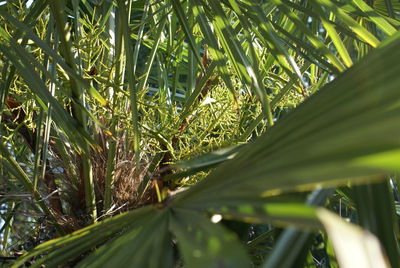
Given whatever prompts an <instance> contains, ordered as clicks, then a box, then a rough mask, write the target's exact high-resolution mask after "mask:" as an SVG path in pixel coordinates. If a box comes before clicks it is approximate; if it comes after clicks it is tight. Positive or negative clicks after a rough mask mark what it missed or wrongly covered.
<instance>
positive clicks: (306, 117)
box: [177, 39, 400, 209]
mask: <svg viewBox="0 0 400 268" xmlns="http://www.w3.org/2000/svg"><path fill="white" fill-rule="evenodd" d="M399 43H400V41H399V39H397V40H395V41H393V42H392V43H391V44H389V45H386V46H385V47H383V48H381V49H378V50H375V51H374V53H371V55H369V56H368V57H366V58H365V59H364V60H362V61H361V62H359V63H358V64H356V65H354V66H353V67H352V68H351V69H350V70H349V71H347V72H345V73H343V74H342V75H340V76H339V77H338V78H337V79H335V80H334V81H333V82H332V83H330V84H328V85H327V86H325V87H324V88H323V89H321V90H320V91H319V92H318V93H316V94H315V95H313V96H312V97H310V98H309V99H308V100H307V101H306V102H305V103H303V104H302V105H300V106H299V107H298V108H297V109H296V110H295V111H294V112H293V113H291V114H289V115H288V116H286V117H285V118H283V119H282V120H280V122H279V123H278V124H277V125H276V126H275V127H274V128H273V129H271V130H270V131H269V132H268V133H267V134H266V135H264V136H262V137H260V138H258V139H257V140H256V141H255V142H253V143H251V144H249V145H247V146H245V147H244V148H243V150H241V152H240V153H239V154H238V155H237V156H236V157H235V159H233V160H232V161H228V162H226V163H224V164H222V165H221V166H219V167H218V168H217V169H216V170H215V171H214V172H213V173H212V174H210V175H209V176H208V177H207V178H206V179H204V180H203V181H201V182H200V183H199V184H197V185H196V186H195V187H193V188H191V189H189V190H188V191H186V192H184V193H182V194H181V195H179V197H178V196H177V201H178V200H179V201H178V202H181V204H182V205H183V204H184V206H185V207H187V208H198V209H206V208H207V207H209V206H211V207H212V206H214V205H215V204H226V203H227V202H232V201H234V200H235V202H241V201H242V202H244V201H245V200H249V199H254V198H255V197H256V196H258V197H262V196H270V195H275V194H278V193H281V192H282V191H287V190H294V189H298V190H299V189H303V190H304V189H312V188H315V187H319V186H321V185H324V184H328V185H340V184H342V183H344V182H345V181H347V180H348V179H353V180H357V181H365V179H366V178H365V177H363V176H375V175H377V174H381V173H385V172H389V171H391V170H393V168H394V167H393V166H390V167H388V168H386V167H387V166H385V167H383V168H377V167H376V166H377V164H379V163H380V161H381V158H379V156H380V154H382V153H385V152H391V151H392V150H395V149H397V148H399V147H400V141H399V140H398V137H397V134H396V133H398V131H399V130H400V123H399V122H400V118H399V114H400V113H399V108H397V106H396V105H398V99H399V98H400V92H399V91H398V89H397V85H398V84H399V83H400V77H399V76H398V72H399V71H400V67H398V64H396V62H397V61H398V60H399V59H400V51H399V50H398V49H397V47H398V45H399ZM389 65H390V66H393V68H390V70H389V69H387V71H386V72H380V70H381V69H382V68H384V66H389ZM378 74H379V75H378ZM371 122H373V124H371ZM364 156H370V157H372V156H376V157H377V159H373V158H371V159H372V162H369V163H367V164H368V165H367V164H363V166H362V167H361V166H360V165H358V164H357V163H356V162H355V161H356V160H357V159H359V158H360V157H364ZM384 161H386V162H387V161H388V160H387V158H386V160H384ZM386 162H385V163H386ZM379 167H382V165H379ZM396 169H398V167H396Z"/></svg>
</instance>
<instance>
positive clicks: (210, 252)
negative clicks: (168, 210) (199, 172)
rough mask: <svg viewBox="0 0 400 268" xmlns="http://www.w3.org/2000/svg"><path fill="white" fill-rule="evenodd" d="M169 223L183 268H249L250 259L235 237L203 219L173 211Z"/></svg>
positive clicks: (185, 212)
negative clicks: (182, 261)
mask: <svg viewBox="0 0 400 268" xmlns="http://www.w3.org/2000/svg"><path fill="white" fill-rule="evenodd" d="M170 221H171V226H170V228H171V232H172V233H173V234H174V235H175V236H176V238H177V240H178V248H179V251H180V252H181V253H182V255H183V260H184V263H185V267H191V268H197V267H199V268H200V267H201V268H202V267H210V268H211V267H216V268H217V267H238V268H239V267H240V268H243V267H250V260H249V259H248V257H247V256H246V254H245V252H244V249H243V248H242V246H241V245H240V243H239V241H238V240H237V239H236V238H235V236H234V235H233V234H231V233H229V232H228V231H227V230H225V229H224V228H223V227H222V226H220V225H218V224H214V223H212V222H211V221H210V220H209V219H208V218H206V217H205V216H203V215H201V214H199V213H197V212H192V211H189V210H182V209H174V210H173V211H172V214H171V220H170Z"/></svg>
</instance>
